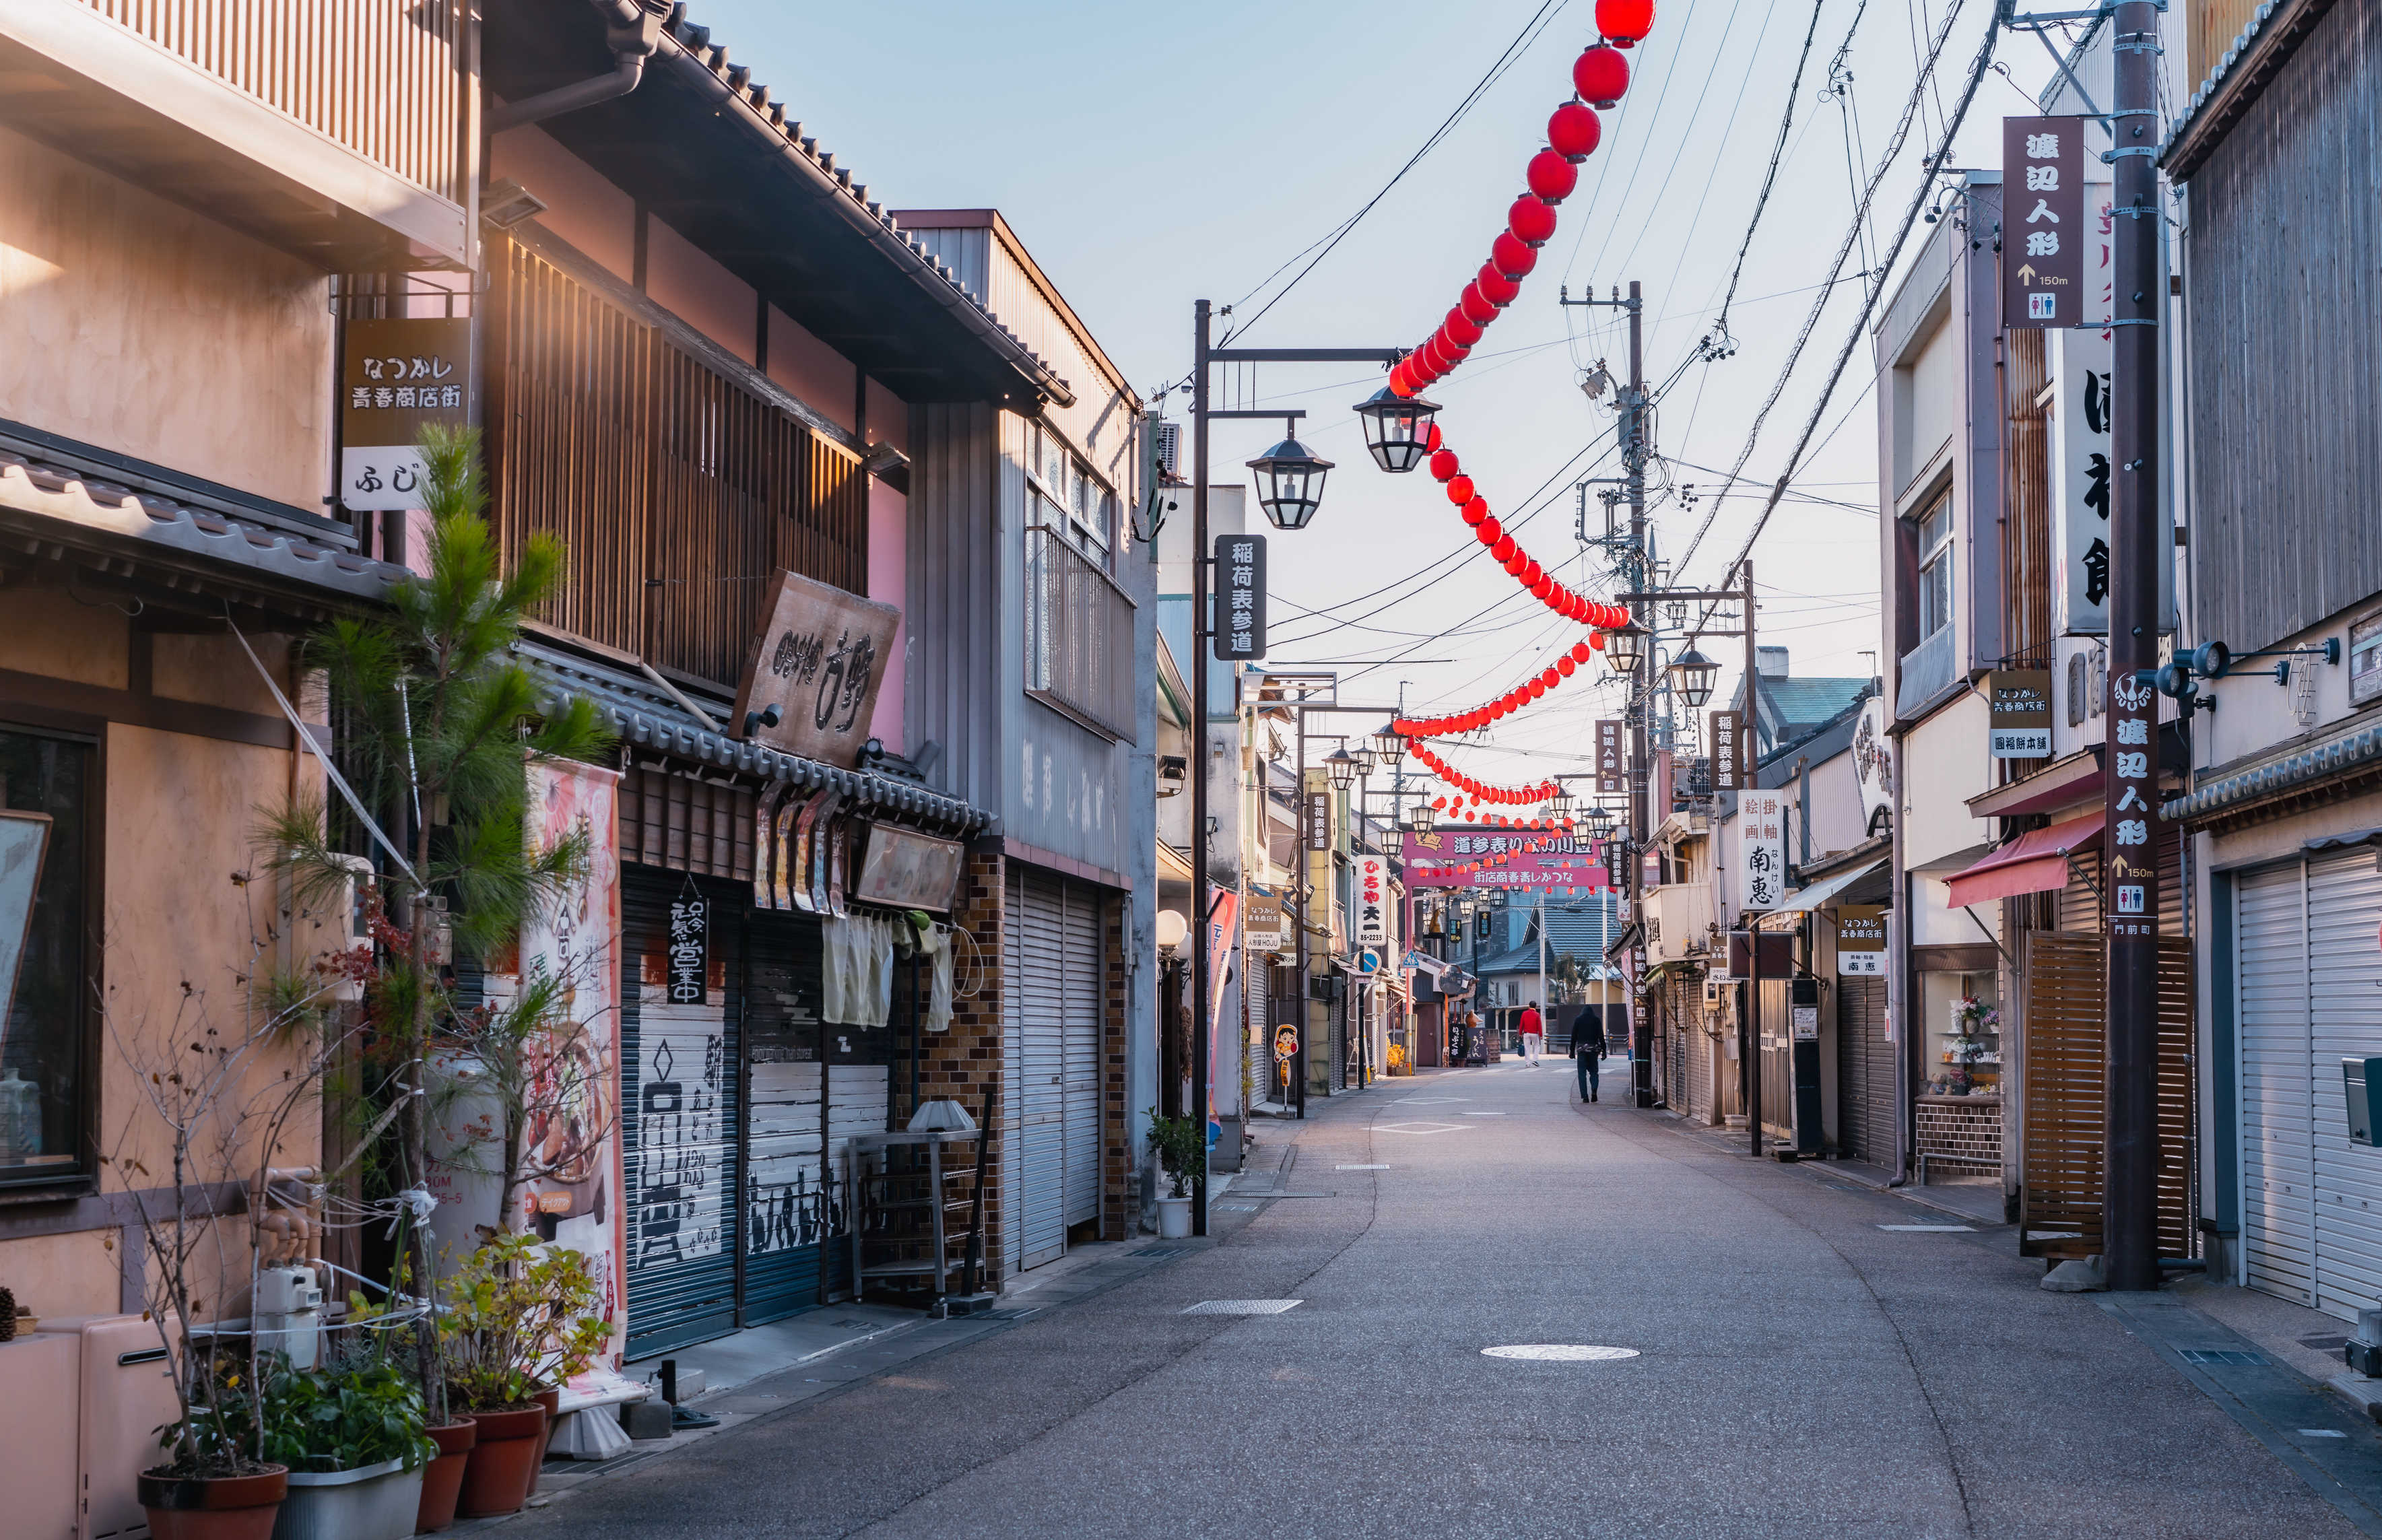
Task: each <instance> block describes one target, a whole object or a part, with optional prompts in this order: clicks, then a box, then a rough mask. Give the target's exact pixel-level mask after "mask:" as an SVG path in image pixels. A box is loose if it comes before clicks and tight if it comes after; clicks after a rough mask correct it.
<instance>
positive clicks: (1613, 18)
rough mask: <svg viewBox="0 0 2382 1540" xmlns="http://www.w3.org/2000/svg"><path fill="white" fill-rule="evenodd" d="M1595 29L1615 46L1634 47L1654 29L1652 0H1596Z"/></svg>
mask: <svg viewBox="0 0 2382 1540" xmlns="http://www.w3.org/2000/svg"><path fill="white" fill-rule="evenodd" d="M1596 30H1597V31H1600V32H1602V33H1603V34H1604V41H1605V42H1607V43H1611V44H1613V46H1615V48H1634V47H1636V46H1637V45H1638V44H1639V43H1641V42H1643V41H1644V40H1645V37H1646V34H1647V33H1648V32H1651V31H1653V30H1654V0H1596Z"/></svg>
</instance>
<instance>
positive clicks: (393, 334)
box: [339, 316, 472, 513]
mask: <svg viewBox="0 0 2382 1540" xmlns="http://www.w3.org/2000/svg"><path fill="white" fill-rule="evenodd" d="M471 365H472V323H471V322H470V320H468V319H465V320H460V321H459V320H453V319H450V318H448V317H443V316H441V317H436V318H424V319H420V320H414V319H389V320H359V321H350V322H347V323H345V336H344V339H343V344H342V347H341V348H340V357H339V501H340V503H341V504H343V505H345V506H346V507H347V508H348V510H349V511H350V512H352V513H396V512H401V511H403V510H404V509H407V508H418V507H422V506H423V491H424V487H423V482H424V474H423V467H422V452H421V450H419V449H417V448H416V447H414V443H415V440H416V439H418V438H419V437H420V436H421V434H422V430H423V429H424V427H425V426H427V425H429V424H431V423H434V422H438V423H447V424H450V425H453V426H457V427H460V426H461V425H462V424H464V423H466V422H470V421H471V420H472V367H471Z"/></svg>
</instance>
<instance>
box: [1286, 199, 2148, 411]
mask: <svg viewBox="0 0 2382 1540" xmlns="http://www.w3.org/2000/svg"><path fill="white" fill-rule="evenodd" d="M2158 212H2159V211H2158V210H2156V209H2111V210H2110V211H2109V213H2110V214H2112V215H2116V214H2123V215H2125V216H2126V217H2127V218H2128V219H2141V218H2143V217H2144V216H2145V215H2147V216H2149V217H2150V218H2153V219H2155V218H2157V217H2158ZM1257 415H1259V416H1260V417H1265V416H1271V415H1274V414H1272V413H1270V412H1259V413H1258V414H1257Z"/></svg>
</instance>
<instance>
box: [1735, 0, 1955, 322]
mask: <svg viewBox="0 0 2382 1540" xmlns="http://www.w3.org/2000/svg"><path fill="white" fill-rule="evenodd" d="M1865 3H1866V0H1864V4H1865ZM1956 4H1957V0H1956ZM1826 6H1827V0H1814V3H1813V5H1812V6H1811V26H1809V27H1807V28H1805V29H1804V30H1803V51H1802V52H1801V53H1800V54H1799V55H1796V57H1795V79H1794V83H1793V84H1791V85H1789V86H1788V87H1787V110H1786V111H1785V112H1784V113H1782V114H1781V115H1780V116H1779V118H1778V142H1777V143H1775V144H1774V145H1772V146H1771V147H1770V169H1769V170H1767V171H1765V172H1763V173H1762V191H1761V194H1760V195H1759V196H1758V197H1756V198H1755V199H1754V200H1753V217H1752V218H1750V219H1749V220H1747V221H1746V222H1745V238H1744V239H1743V240H1741V241H1739V242H1738V243H1737V263H1736V265H1735V266H1733V267H1731V268H1730V269H1729V273H1728V292H1727V293H1726V294H1725V295H1724V296H1722V298H1721V302H1720V322H1719V325H1720V329H1721V331H1722V332H1724V333H1725V332H1726V331H1727V330H1728V307H1729V305H1730V304H1731V303H1732V302H1733V301H1735V299H1737V282H1738V280H1739V279H1741V278H1743V277H1744V275H1745V254H1746V253H1747V252H1748V251H1751V250H1753V232H1754V231H1755V230H1757V229H1759V228H1761V226H1762V211H1763V210H1765V209H1767V208H1768V207H1769V206H1770V189H1772V188H1774V187H1775V186H1777V185H1778V165H1779V163H1780V162H1781V161H1783V160H1785V159H1786V157H1787V133H1788V131H1789V130H1790V129H1792V128H1794V126H1795V100H1796V98H1797V97H1799V96H1801V95H1802V94H1803V67H1804V66H1805V65H1807V64H1809V63H1811V40H1812V39H1813V38H1815V37H1817V36H1819V35H1820V12H1821V11H1823V9H1825V8H1826ZM1839 265H1842V259H1839ZM1828 276H1829V278H1830V279H1831V280H1832V281H1833V280H1834V279H1835V277H1836V274H1835V273H1833V272H1831V273H1830V274H1829V275H1828Z"/></svg>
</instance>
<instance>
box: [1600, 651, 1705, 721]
mask: <svg viewBox="0 0 2382 1540" xmlns="http://www.w3.org/2000/svg"><path fill="white" fill-rule="evenodd" d="M1608 645H1609V643H1608ZM1719 672H1720V665H1719V664H1717V663H1714V662H1713V660H1712V659H1710V658H1708V657H1706V656H1704V655H1703V654H1702V653H1701V652H1699V651H1697V650H1696V649H1695V648H1693V647H1690V648H1688V650H1687V651H1686V652H1684V653H1681V654H1679V655H1678V656H1677V657H1676V658H1674V659H1672V660H1671V688H1672V689H1674V690H1676V691H1678V692H1679V694H1680V697H1681V698H1682V699H1684V700H1685V701H1686V702H1687V703H1688V707H1689V708H1690V709H1693V708H1696V707H1700V706H1701V705H1702V704H1703V703H1705V702H1706V701H1709V700H1711V699H1712V692H1713V677H1714V676H1715V675H1717V674H1719Z"/></svg>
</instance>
